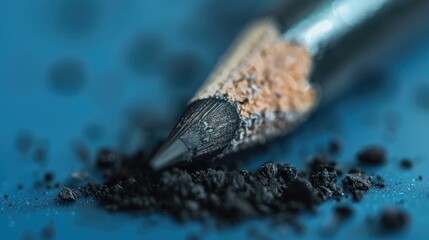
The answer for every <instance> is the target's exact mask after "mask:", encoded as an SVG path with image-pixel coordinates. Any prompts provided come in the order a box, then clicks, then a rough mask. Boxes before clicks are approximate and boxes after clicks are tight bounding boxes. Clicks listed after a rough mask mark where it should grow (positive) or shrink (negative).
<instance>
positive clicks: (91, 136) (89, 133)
mask: <svg viewBox="0 0 429 240" xmlns="http://www.w3.org/2000/svg"><path fill="white" fill-rule="evenodd" d="M83 134H84V135H85V137H86V138H88V140H91V141H98V140H100V139H101V137H102V136H103V127H102V126H100V125H99V124H97V123H88V124H86V125H85V127H84V128H83Z"/></svg>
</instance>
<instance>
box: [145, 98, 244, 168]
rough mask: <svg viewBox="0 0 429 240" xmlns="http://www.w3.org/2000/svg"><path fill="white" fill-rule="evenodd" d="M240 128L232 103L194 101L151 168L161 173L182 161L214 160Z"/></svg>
mask: <svg viewBox="0 0 429 240" xmlns="http://www.w3.org/2000/svg"><path fill="white" fill-rule="evenodd" d="M239 127H240V117H239V115H238V113H237V110H236V108H235V106H234V105H233V104H232V103H230V102H228V101H227V100H225V99H219V98H208V99H203V100H197V101H195V102H193V103H192V104H190V105H189V106H188V108H187V109H186V111H185V113H184V114H183V116H182V119H181V120H180V121H179V123H178V124H177V125H176V127H175V128H174V129H173V131H172V132H171V134H170V136H169V137H168V139H167V140H166V141H165V143H164V144H163V146H162V147H161V149H160V150H159V151H158V153H157V154H156V155H155V157H154V158H153V159H152V160H151V161H150V165H151V167H152V168H153V169H154V170H160V169H162V168H165V167H168V166H171V165H174V164H176V163H179V162H181V161H192V160H199V159H211V158H214V157H216V156H218V155H220V154H221V153H222V152H224V150H225V149H226V148H227V147H228V146H230V144H231V142H232V140H233V139H234V138H235V137H236V135H237V131H238V129H239Z"/></svg>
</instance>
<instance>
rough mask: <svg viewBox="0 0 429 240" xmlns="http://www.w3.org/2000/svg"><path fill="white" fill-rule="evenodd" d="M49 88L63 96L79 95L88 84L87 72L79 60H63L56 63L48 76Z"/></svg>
mask: <svg viewBox="0 0 429 240" xmlns="http://www.w3.org/2000/svg"><path fill="white" fill-rule="evenodd" d="M48 81H49V82H48V83H49V87H50V88H51V89H52V90H53V91H54V92H56V93H58V94H61V95H75V94H77V93H79V92H80V91H81V90H82V89H83V88H84V87H85V84H86V83H85V82H86V70H85V66H84V65H83V63H82V62H80V61H79V60H77V59H62V60H59V61H57V62H55V63H54V64H53V65H52V67H51V69H50V71H49V75H48Z"/></svg>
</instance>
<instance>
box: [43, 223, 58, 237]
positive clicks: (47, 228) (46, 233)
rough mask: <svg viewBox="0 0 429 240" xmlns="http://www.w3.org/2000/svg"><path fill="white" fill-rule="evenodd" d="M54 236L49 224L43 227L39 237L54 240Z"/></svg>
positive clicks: (53, 229)
mask: <svg viewBox="0 0 429 240" xmlns="http://www.w3.org/2000/svg"><path fill="white" fill-rule="evenodd" d="M55 235H56V231H55V228H54V224H53V223H49V224H48V225H46V226H44V227H43V228H42V229H41V230H40V236H41V238H42V239H46V240H49V239H54V238H55Z"/></svg>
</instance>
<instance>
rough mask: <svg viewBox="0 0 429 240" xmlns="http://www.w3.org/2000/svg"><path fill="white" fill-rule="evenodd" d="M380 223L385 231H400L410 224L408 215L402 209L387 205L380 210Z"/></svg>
mask: <svg viewBox="0 0 429 240" xmlns="http://www.w3.org/2000/svg"><path fill="white" fill-rule="evenodd" d="M380 224H381V226H382V228H383V229H384V230H386V231H389V232H393V231H400V230H403V229H405V228H406V227H408V225H409V224H410V216H409V215H408V213H407V212H405V211H404V210H402V209H399V208H394V207H388V208H385V209H383V210H382V212H381V216H380Z"/></svg>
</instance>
